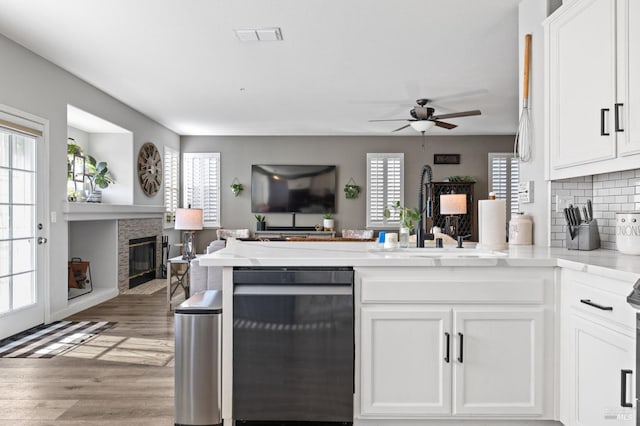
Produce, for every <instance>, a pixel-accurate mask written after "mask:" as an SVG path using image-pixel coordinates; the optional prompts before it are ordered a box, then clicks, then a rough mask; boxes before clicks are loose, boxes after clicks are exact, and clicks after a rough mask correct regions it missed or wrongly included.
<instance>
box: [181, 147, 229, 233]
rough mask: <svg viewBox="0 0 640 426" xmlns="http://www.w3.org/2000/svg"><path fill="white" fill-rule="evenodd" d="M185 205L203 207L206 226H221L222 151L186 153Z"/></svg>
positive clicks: (183, 161)
mask: <svg viewBox="0 0 640 426" xmlns="http://www.w3.org/2000/svg"><path fill="white" fill-rule="evenodd" d="M182 164H183V168H184V176H183V191H184V195H183V197H184V199H183V207H188V206H189V205H191V207H194V208H201V209H202V211H203V215H204V226H205V227H219V226H220V153H219V152H206V153H186V154H184V155H183V157H182Z"/></svg>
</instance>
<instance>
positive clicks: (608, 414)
mask: <svg viewBox="0 0 640 426" xmlns="http://www.w3.org/2000/svg"><path fill="white" fill-rule="evenodd" d="M570 321H571V329H572V336H571V338H572V340H573V341H572V345H571V346H572V347H573V349H574V351H573V353H571V354H570V356H571V357H572V360H571V362H570V363H569V368H572V370H573V371H572V373H573V374H571V376H572V377H573V384H570V385H573V389H572V392H571V393H572V394H573V398H574V399H573V401H572V402H573V407H570V408H572V409H571V410H570V412H569V413H568V414H569V416H568V417H569V422H570V423H571V424H573V425H580V426H602V425H604V424H608V423H612V424H616V425H629V426H631V425H635V421H634V410H633V408H630V407H623V406H622V402H623V397H624V400H625V401H627V402H629V403H631V402H635V401H634V392H633V389H634V383H635V380H636V378H635V344H634V340H633V339H632V338H631V337H628V336H625V335H624V334H620V333H618V332H615V331H612V330H611V329H609V328H606V327H602V326H600V325H598V324H596V323H595V322H591V321H589V320H587V319H584V318H582V317H580V316H577V315H572V316H571V319H570ZM624 370H628V371H632V373H626V374H625V373H623V371H624ZM625 381H626V386H625V387H623V386H622V385H623V384H624V382H625ZM623 389H624V390H623ZM623 393H624V394H625V395H623Z"/></svg>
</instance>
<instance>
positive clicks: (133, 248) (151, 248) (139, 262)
mask: <svg viewBox="0 0 640 426" xmlns="http://www.w3.org/2000/svg"><path fill="white" fill-rule="evenodd" d="M156 246H157V239H156V237H155V236H154V237H145V238H134V239H131V240H129V288H133V287H136V286H139V285H140V284H143V283H146V282H147V281H151V280H153V279H155V278H156Z"/></svg>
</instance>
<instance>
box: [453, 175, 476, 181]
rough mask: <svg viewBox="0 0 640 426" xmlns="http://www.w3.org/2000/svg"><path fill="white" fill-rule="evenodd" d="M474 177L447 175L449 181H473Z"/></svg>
mask: <svg viewBox="0 0 640 426" xmlns="http://www.w3.org/2000/svg"><path fill="white" fill-rule="evenodd" d="M475 181H476V178H475V177H473V176H449V182H475Z"/></svg>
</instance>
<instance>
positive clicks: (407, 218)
mask: <svg viewBox="0 0 640 426" xmlns="http://www.w3.org/2000/svg"><path fill="white" fill-rule="evenodd" d="M391 208H392V209H394V210H395V211H397V212H399V213H400V230H399V233H398V243H399V244H400V247H409V234H410V233H411V231H413V228H414V226H413V222H415V221H417V220H420V212H419V211H418V209H417V208H415V207H414V208H409V207H404V206H401V205H400V201H396V202H395V204H392V205H391ZM384 217H385V218H387V219H388V218H390V217H391V211H390V210H389V209H388V208H385V209H384Z"/></svg>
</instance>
